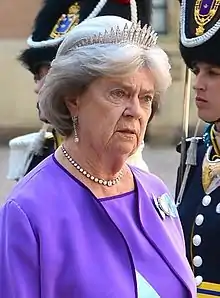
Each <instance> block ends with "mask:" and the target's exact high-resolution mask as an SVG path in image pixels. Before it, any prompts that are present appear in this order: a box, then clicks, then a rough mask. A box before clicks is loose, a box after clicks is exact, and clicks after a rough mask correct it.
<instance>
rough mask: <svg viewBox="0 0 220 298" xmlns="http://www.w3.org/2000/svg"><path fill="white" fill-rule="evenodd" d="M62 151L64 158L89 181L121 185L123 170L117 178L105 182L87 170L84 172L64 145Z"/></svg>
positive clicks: (106, 184) (107, 184) (105, 184)
mask: <svg viewBox="0 0 220 298" xmlns="http://www.w3.org/2000/svg"><path fill="white" fill-rule="evenodd" d="M61 149H62V152H63V154H64V156H65V157H66V158H67V159H68V160H69V162H70V163H71V164H72V165H73V166H74V167H75V168H76V169H77V170H78V171H79V172H80V173H82V174H83V175H84V176H85V177H87V178H88V179H90V180H92V181H93V182H96V183H99V184H102V185H104V186H113V185H115V184H117V183H119V181H120V180H121V178H122V176H123V171H122V170H121V171H120V172H119V175H118V177H117V178H115V179H112V180H105V179H101V178H97V177H94V176H93V175H91V174H90V173H88V172H87V171H86V170H84V169H83V168H82V167H81V166H80V165H79V164H78V163H77V162H76V161H75V160H74V159H73V158H72V157H71V156H70V155H69V153H68V152H67V151H66V149H65V147H64V145H63V144H62V145H61Z"/></svg>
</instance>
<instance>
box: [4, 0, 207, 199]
mask: <svg viewBox="0 0 220 298" xmlns="http://www.w3.org/2000/svg"><path fill="white" fill-rule="evenodd" d="M60 1H62V0H60ZM41 4H42V0H32V1H30V0H19V1H15V0H1V1H0V68H1V71H0V89H1V93H0V103H1V105H0V202H3V201H4V198H5V196H6V195H7V193H8V192H9V190H10V189H11V187H12V186H13V185H14V183H13V182H10V181H7V180H6V173H7V165H8V141H9V140H10V139H11V138H13V137H16V136H19V135H23V134H25V133H29V132H33V131H38V130H39V128H40V127H41V125H42V124H41V123H40V121H39V120H38V114H37V111H36V95H35V94H34V91H33V90H34V82H33V77H32V75H31V73H29V72H28V71H27V70H25V69H24V68H23V67H22V66H21V65H20V64H19V63H18V62H17V61H16V57H17V56H18V54H19V53H20V51H21V50H22V49H25V48H26V46H27V45H26V39H27V37H28V36H29V35H30V33H31V29H32V24H33V20H34V18H35V16H36V14H37V12H38V10H39V8H40V6H41ZM178 23H179V2H178V1H177V0H153V15H152V26H153V27H154V29H155V30H156V31H157V32H158V33H159V44H160V46H161V47H162V48H163V49H164V50H165V51H166V53H167V54H168V56H169V58H170V63H171V66H172V71H171V72H172V77H173V84H172V86H171V87H170V89H169V91H168V92H167V94H166V96H165V98H163V100H162V105H161V107H160V110H159V112H158V113H157V115H156V117H155V118H154V119H153V121H152V123H151V124H150V126H149V128H148V131H147V136H146V142H147V144H146V149H145V152H144V158H145V159H146V161H147V163H148V165H149V167H150V170H151V171H153V172H154V173H156V174H157V175H159V176H160V177H161V178H162V179H163V180H164V181H165V182H166V183H167V184H168V186H169V187H170V189H171V191H173V190H174V185H175V177H176V168H177V166H178V163H179V155H178V154H177V153H176V152H175V145H176V143H178V142H179V140H180V137H181V123H182V110H183V88H184V70H185V69H184V64H183V62H182V60H181V57H180V54H179V49H178ZM191 97H192V100H191V103H190V122H189V131H190V134H192V132H193V130H194V128H195V125H196V122H197V116H196V109H195V105H194V100H193V93H192V96H191ZM202 131H203V127H201V128H200V132H202ZM15 166H16V165H15Z"/></svg>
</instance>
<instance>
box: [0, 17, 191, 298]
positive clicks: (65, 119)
mask: <svg viewBox="0 0 220 298" xmlns="http://www.w3.org/2000/svg"><path fill="white" fill-rule="evenodd" d="M156 38H157V37H156V34H155V33H154V32H153V31H152V29H151V28H150V27H149V28H148V27H144V28H142V29H141V28H140V25H139V24H132V23H131V22H129V21H127V20H125V19H122V18H120V17H115V16H104V17H97V18H94V19H91V20H88V21H85V22H83V23H81V24H80V25H78V26H77V27H75V28H74V29H73V30H72V32H71V33H70V34H69V35H68V37H67V38H66V39H65V40H64V42H63V43H62V45H61V47H60V48H59V50H58V53H57V56H56V58H55V60H54V61H53V63H52V66H51V69H50V71H49V74H48V76H47V78H46V81H45V84H44V86H43V88H42V90H41V92H40V95H39V96H40V98H39V100H40V109H41V110H42V112H43V113H44V115H45V117H46V118H47V119H48V120H49V121H50V122H51V123H52V124H53V125H54V127H55V128H56V129H57V130H58V131H59V132H60V133H61V134H62V135H64V136H65V137H66V138H65V141H64V143H63V144H62V145H61V147H60V148H58V149H57V151H56V152H55V154H54V155H52V156H50V157H48V158H47V159H46V160H45V161H43V162H42V163H41V164H40V165H38V166H37V167H36V168H35V169H34V170H33V171H31V172H30V173H29V174H28V175H27V176H26V177H25V178H23V179H22V180H21V181H20V182H19V183H18V184H17V185H16V187H15V189H14V190H13V192H12V193H11V195H10V196H9V198H8V200H7V202H6V204H5V206H4V207H3V209H2V210H1V213H0V297H4V298H12V297H22V298H39V297H43V298H61V297H62V298H72V297H77V298H79V297H80V298H90V297H102V298H103V297H106V298H107V297H112V298H113V297H115V298H119V297H126V298H135V297H139V298H140V297H141V298H144V297H151V298H154V297H155V298H156V297H163V298H168V297H169V298H170V297H178V298H183V297H184V298H187V297H189V298H192V297H195V285H194V280H193V275H192V273H191V270H190V268H189V265H188V262H187V260H186V258H185V250H184V241H183V236H182V230H181V226H180V222H179V218H178V215H177V213H176V209H175V205H174V204H173V201H172V199H171V198H170V195H169V193H168V190H167V188H166V187H165V185H164V184H163V183H162V182H161V181H160V180H159V179H158V178H157V177H155V176H154V175H152V174H149V173H146V172H144V171H142V170H140V169H138V168H135V167H132V166H128V165H127V164H126V160H127V159H128V157H129V156H130V155H132V154H133V153H134V152H135V150H136V149H137V148H138V146H139V145H140V143H141V141H142V140H143V136H144V132H145V129H146V125H147V123H148V121H149V119H150V118H152V116H153V114H154V112H155V109H156V107H157V105H158V101H159V98H160V96H161V95H162V93H163V92H165V90H166V89H167V87H168V86H169V84H170V81H171V79H170V74H169V63H168V60H167V56H166V54H165V53H164V52H163V51H162V50H161V49H160V48H159V47H157V46H156Z"/></svg>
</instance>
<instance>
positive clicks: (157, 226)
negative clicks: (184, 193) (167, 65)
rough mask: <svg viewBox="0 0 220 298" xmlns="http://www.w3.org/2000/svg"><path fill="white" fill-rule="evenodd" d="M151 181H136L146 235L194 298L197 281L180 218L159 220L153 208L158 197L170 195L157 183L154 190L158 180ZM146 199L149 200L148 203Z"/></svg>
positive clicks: (158, 215)
mask: <svg viewBox="0 0 220 298" xmlns="http://www.w3.org/2000/svg"><path fill="white" fill-rule="evenodd" d="M151 177H153V175H152V176H151V175H149V179H146V181H143V182H144V183H142V182H141V181H140V180H138V179H136V185H137V189H138V203H139V216H140V221H141V224H142V228H143V232H144V233H145V236H146V237H147V238H148V240H149V241H150V243H151V244H152V245H153V246H154V247H155V249H156V250H157V251H158V253H159V254H160V255H161V257H162V258H163V259H164V261H165V262H166V263H167V265H168V266H169V267H170V269H171V270H172V271H173V273H174V274H175V275H176V276H177V278H178V279H179V280H180V281H181V282H182V283H183V284H184V285H185V286H186V287H187V289H188V290H189V292H190V293H191V296H192V297H195V295H194V293H195V292H196V289H195V283H194V277H193V274H192V271H191V269H190V266H189V264H188V261H187V259H186V257H185V247H184V240H183V235H182V230H181V226H180V223H179V218H178V217H176V218H172V217H170V216H167V215H166V216H165V218H164V219H163V218H162V217H161V216H160V214H159V212H158V210H157V208H156V206H155V205H154V196H155V197H159V196H160V195H162V194H164V193H166V192H167V191H166V189H165V187H164V186H163V185H162V184H161V183H158V182H157V183H156V184H157V185H158V187H155V186H153V184H154V185H155V177H154V179H152V178H151ZM136 178H137V177H136ZM151 180H152V184H151ZM153 191H154V192H153ZM146 195H147V197H148V198H149V199H146Z"/></svg>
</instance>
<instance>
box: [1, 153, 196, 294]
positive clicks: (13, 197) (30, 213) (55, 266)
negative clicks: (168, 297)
mask: <svg viewBox="0 0 220 298" xmlns="http://www.w3.org/2000/svg"><path fill="white" fill-rule="evenodd" d="M132 172H133V175H134V178H135V182H136V189H137V192H138V202H139V218H140V221H141V225H142V228H143V232H144V233H146V234H147V236H148V239H150V241H151V243H152V244H153V246H154V247H155V250H157V251H158V252H159V253H160V254H161V256H162V258H163V260H164V261H165V262H166V263H167V264H168V266H169V267H170V269H171V270H172V272H173V274H175V275H176V276H177V277H178V278H179V280H180V281H181V283H182V284H183V285H184V286H185V287H186V289H187V292H188V296H187V297H189V298H191V297H196V289H195V284H194V279H193V275H192V272H191V270H190V268H189V265H188V262H187V260H186V258H185V249H184V240H183V235H182V230H181V226H180V221H179V218H178V217H176V218H171V217H166V218H165V219H164V220H163V219H162V218H161V217H160V215H159V213H158V211H157V209H156V208H155V206H154V204H153V195H154V196H156V197H158V196H160V195H162V194H164V193H167V189H166V187H165V186H164V184H163V183H162V182H161V181H160V180H159V179H158V178H157V177H155V176H154V175H152V174H149V173H145V172H143V171H141V170H139V169H137V168H132ZM164 278H165V277H164ZM0 297H2V298H40V297H42V298H73V297H76V298H91V297H94V298H95V297H96V298H98V297H100V298H105V297H106V298H107V297H111V298H120V297H124V298H137V297H138V296H137V282H136V277H135V268H134V264H133V259H132V255H131V252H130V250H129V247H128V245H127V243H126V241H125V239H124V237H123V235H122V234H121V232H120V231H119V229H118V228H117V227H116V225H115V224H114V222H113V221H112V220H111V218H110V217H109V216H108V214H107V212H106V211H105V209H104V208H103V206H102V205H101V203H100V202H99V201H98V200H97V199H96V198H95V197H94V195H93V194H92V193H91V191H90V190H89V189H88V188H86V187H85V186H84V185H82V184H81V183H80V182H79V181H77V180H76V179H74V178H73V177H72V176H71V175H70V174H69V173H67V172H66V171H65V170H64V169H63V168H62V167H61V166H60V165H58V163H57V162H56V160H55V158H54V157H53V156H50V157H49V158H47V159H46V160H45V161H43V162H42V163H41V164H40V165H39V166H37V167H36V168H35V169H34V170H33V171H32V172H30V173H29V174H28V175H27V176H26V177H25V178H24V179H23V180H22V181H21V182H19V183H18V184H17V185H16V187H15V189H14V190H13V191H12V193H11V194H10V196H9V198H8V200H7V202H6V204H5V205H4V206H3V208H2V209H1V211H0ZM173 298H174V297H173Z"/></svg>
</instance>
